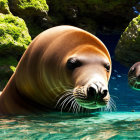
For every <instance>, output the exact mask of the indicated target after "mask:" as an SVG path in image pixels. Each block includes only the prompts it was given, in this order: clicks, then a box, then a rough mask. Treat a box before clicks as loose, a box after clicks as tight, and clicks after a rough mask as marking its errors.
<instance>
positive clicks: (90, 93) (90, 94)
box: [87, 87, 96, 99]
mask: <svg viewBox="0 0 140 140" xmlns="http://www.w3.org/2000/svg"><path fill="white" fill-rule="evenodd" d="M95 95H96V89H95V88H94V87H89V88H88V89H87V98H88V99H93V98H94V97H95Z"/></svg>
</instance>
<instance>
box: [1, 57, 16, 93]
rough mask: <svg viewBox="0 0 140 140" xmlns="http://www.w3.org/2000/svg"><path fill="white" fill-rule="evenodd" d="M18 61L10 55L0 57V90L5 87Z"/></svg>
mask: <svg viewBox="0 0 140 140" xmlns="http://www.w3.org/2000/svg"><path fill="white" fill-rule="evenodd" d="M17 63H18V61H17V60H16V59H15V58H14V57H12V56H9V57H6V58H4V57H0V91H1V90H2V89H3V88H4V87H5V85H6V83H7V82H8V80H9V79H10V77H11V75H12V74H13V72H15V70H16V66H17Z"/></svg>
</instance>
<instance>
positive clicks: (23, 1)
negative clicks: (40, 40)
mask: <svg viewBox="0 0 140 140" xmlns="http://www.w3.org/2000/svg"><path fill="white" fill-rule="evenodd" d="M9 7H10V10H11V12H12V13H13V14H14V15H15V16H18V17H21V18H23V19H24V20H25V22H26V25H27V27H28V29H29V33H30V35H31V36H32V38H34V37H35V36H36V35H38V34H39V33H40V32H42V31H43V30H45V29H46V28H48V26H49V17H48V10H49V7H48V5H47V4H46V0H9Z"/></svg>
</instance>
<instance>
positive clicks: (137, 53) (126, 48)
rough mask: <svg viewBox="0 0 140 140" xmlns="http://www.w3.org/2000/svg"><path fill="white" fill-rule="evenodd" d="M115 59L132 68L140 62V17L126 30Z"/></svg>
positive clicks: (117, 47) (117, 48)
mask: <svg viewBox="0 0 140 140" xmlns="http://www.w3.org/2000/svg"><path fill="white" fill-rule="evenodd" d="M115 58H116V60H118V61H119V62H120V63H122V64H123V65H125V66H127V67H130V66H132V65H133V64H134V63H135V62H137V61H140V15H139V16H138V17H136V18H134V19H133V20H132V21H131V22H130V23H129V25H128V27H127V28H126V29H125V31H124V32H123V34H122V35H121V38H120V40H119V42H118V45H117V46H116V49H115Z"/></svg>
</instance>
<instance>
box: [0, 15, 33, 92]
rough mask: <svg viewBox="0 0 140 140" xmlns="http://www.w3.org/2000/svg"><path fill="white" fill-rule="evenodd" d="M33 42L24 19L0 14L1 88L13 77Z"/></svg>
mask: <svg viewBox="0 0 140 140" xmlns="http://www.w3.org/2000/svg"><path fill="white" fill-rule="evenodd" d="M30 42H31V37H30V35H29V33H28V29H27V27H26V24H25V22H24V20H23V19H21V18H18V17H15V16H13V15H12V14H7V15H4V14H0V88H1V89H2V88H3V87H4V85H5V83H6V82H7V81H8V79H9V78H10V76H11V75H12V73H13V71H14V70H15V67H16V65H17V63H18V61H19V59H20V57H21V55H22V54H23V52H24V51H25V50H26V48H27V46H28V45H29V43H30Z"/></svg>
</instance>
